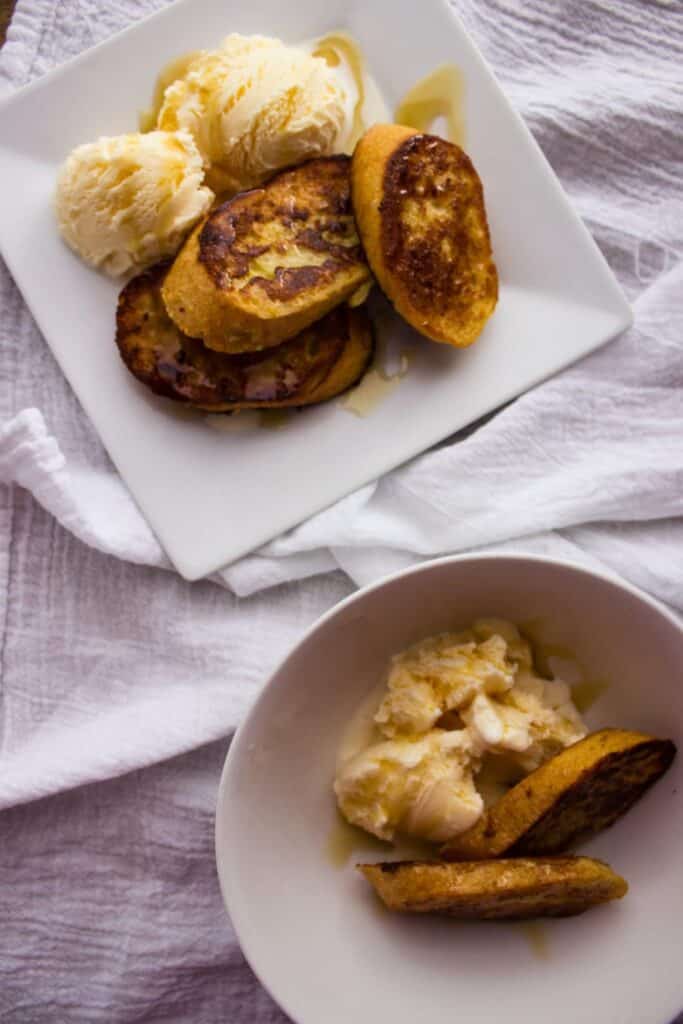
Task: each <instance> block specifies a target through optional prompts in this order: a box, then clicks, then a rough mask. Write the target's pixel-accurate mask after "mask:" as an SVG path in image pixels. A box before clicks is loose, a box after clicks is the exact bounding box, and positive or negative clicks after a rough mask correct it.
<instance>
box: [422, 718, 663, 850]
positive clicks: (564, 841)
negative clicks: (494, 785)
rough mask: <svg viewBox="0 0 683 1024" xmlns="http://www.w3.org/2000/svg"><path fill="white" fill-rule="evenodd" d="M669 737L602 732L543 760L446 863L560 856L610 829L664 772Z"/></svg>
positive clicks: (454, 845)
mask: <svg viewBox="0 0 683 1024" xmlns="http://www.w3.org/2000/svg"><path fill="white" fill-rule="evenodd" d="M675 754H676V747H675V746H674V744H673V743H672V742H671V741H670V740H659V739H655V738H654V737H652V736H646V735H644V734H643V733H638V732H628V731H626V730H624V729H601V730H600V732H594V733H591V734H590V735H589V736H586V737H585V739H582V740H579V742H578V743H574V744H573V745H572V746H571V747H567V749H566V750H563V751H562V752H561V753H559V754H557V755H556V756H555V757H553V758H551V760H550V761H546V763H545V764H544V765H541V767H540V768H537V769H536V771H535V772H532V773H531V774H530V775H527V776H526V778H524V779H522V781H521V782H519V783H517V785H516V786H513V787H512V789H510V790H508V792H507V793H505V794H504V795H503V796H502V797H501V798H500V800H498V802H497V803H495V804H494V805H493V807H491V808H490V809H489V810H488V811H487V812H485V813H484V815H483V816H482V817H481V818H480V819H479V821H478V822H477V824H476V825H474V826H473V827H472V828H471V829H468V831H467V832H463V833H462V834H461V835H459V836H456V837H455V838H454V839H451V840H450V841H449V842H448V843H446V845H445V846H444V847H443V848H442V850H441V855H442V856H443V857H445V858H446V860H463V861H472V860H486V859H488V858H490V857H500V856H503V855H505V856H527V855H532V856H533V855H542V854H554V853H560V852H562V851H564V850H567V849H569V848H570V847H571V846H573V845H574V844H576V843H578V842H579V841H580V840H582V839H586V838H588V837H589V836H591V835H593V834H594V833H596V832H600V831H601V830H602V829H605V828H608V827H609V826H610V825H612V824H614V822H615V821H616V820H617V818H620V817H621V816H622V815H623V814H625V813H626V812H627V811H628V810H629V808H630V807H632V806H633V804H634V803H635V802H636V800H638V799H639V798H640V797H641V796H642V795H643V793H644V792H645V791H646V790H647V789H649V787H650V786H651V785H652V784H653V783H655V782H656V781H657V779H659V778H660V776H662V775H663V774H664V772H665V771H666V770H667V768H668V767H669V765H670V764H671V762H672V761H673V759H674V756H675Z"/></svg>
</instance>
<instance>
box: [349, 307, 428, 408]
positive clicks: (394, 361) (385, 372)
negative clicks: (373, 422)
mask: <svg viewBox="0 0 683 1024" xmlns="http://www.w3.org/2000/svg"><path fill="white" fill-rule="evenodd" d="M369 313H370V319H371V320H372V327H373V331H374V334H375V355H374V358H373V360H372V363H371V365H370V367H369V368H368V369H367V370H366V371H365V374H364V375H363V377H361V379H360V381H359V382H358V384H356V385H355V387H353V388H351V390H350V391H347V392H346V394H345V395H342V397H341V399H340V402H339V405H340V407H341V408H342V409H344V410H345V411H346V412H350V413H352V414H353V415H354V416H361V417H365V416H369V415H370V414H371V413H373V412H374V411H375V409H376V408H377V407H378V406H379V405H381V404H382V402H384V401H386V399H387V398H388V397H389V396H390V395H391V394H393V392H394V391H395V390H396V388H397V387H398V386H399V384H400V383H401V381H402V380H403V379H404V378H405V376H406V374H407V373H408V370H409V369H410V362H411V359H412V356H413V350H412V348H411V347H409V346H407V345H405V343H404V342H402V341H401V340H399V338H398V333H399V332H398V330H397V323H396V315H395V314H394V313H393V311H392V310H391V308H390V307H389V304H388V303H387V302H385V301H383V300H382V298H381V297H380V296H378V295H373V296H371V300H370V310H369Z"/></svg>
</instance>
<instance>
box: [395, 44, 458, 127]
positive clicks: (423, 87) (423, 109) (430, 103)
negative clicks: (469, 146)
mask: <svg viewBox="0 0 683 1024" xmlns="http://www.w3.org/2000/svg"><path fill="white" fill-rule="evenodd" d="M464 95H465V80H464V78H463V75H462V72H461V71H460V70H459V69H458V68H457V67H455V65H454V64H441V65H440V66H439V67H437V68H435V69H434V70H433V71H431V72H430V73H429V74H428V75H425V77H424V78H421V79H420V81H419V82H416V84H415V85H414V86H413V87H412V89H409V90H408V92H407V93H406V94H405V96H404V97H403V99H402V100H401V102H400V103H399V104H398V106H397V107H396V113H395V115H394V121H395V122H396V124H404V125H407V126H408V128H415V129H416V130H417V131H419V132H429V131H435V130H436V123H437V121H440V120H443V123H444V127H445V129H446V130H445V132H443V133H440V132H438V131H437V134H443V135H444V137H445V138H447V139H449V141H450V142H455V143H457V145H458V146H464V144H465V113H464V102H463V101H464Z"/></svg>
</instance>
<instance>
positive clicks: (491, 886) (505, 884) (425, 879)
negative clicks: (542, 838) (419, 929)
mask: <svg viewBox="0 0 683 1024" xmlns="http://www.w3.org/2000/svg"><path fill="white" fill-rule="evenodd" d="M358 867H359V870H360V871H361V872H362V873H363V875H364V876H365V877H366V879H367V880H368V882H370V884H371V885H372V886H373V888H374V889H375V891H376V892H377V894H378V896H379V897H380V899H381V900H382V902H383V903H384V904H385V906H386V907H388V908H389V909H390V910H397V911H402V912H404V913H418V914H424V913H439V914H448V915H449V916H451V917H457V918H463V919H468V920H472V919H477V920H487V921H492V920H498V921H502V920H522V919H524V918H532V917H569V916H572V915H574V914H582V913H583V912H584V911H585V910H589V909H590V908H591V907H594V906H597V905H598V904H600V903H606V902H608V901H609V900H614V899H621V897H622V896H624V895H625V893H626V892H627V890H628V885H627V884H626V882H625V881H624V879H623V878H621V877H620V876H619V875H617V874H616V873H615V872H614V871H612V869H611V868H610V867H609V865H607V864H604V863H603V862H602V861H599V860H594V859H592V858H590V857H541V858H516V859H511V860H490V861H472V862H469V863H454V864H448V863H442V862H438V861H398V862H394V863H389V862H385V863H382V864H359V865H358Z"/></svg>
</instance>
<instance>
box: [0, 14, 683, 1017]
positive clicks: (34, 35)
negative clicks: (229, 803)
mask: <svg viewBox="0 0 683 1024" xmlns="http://www.w3.org/2000/svg"><path fill="white" fill-rule="evenodd" d="M162 5H163V4H162V2H160V0H116V2H109V3H106V4H105V3H104V2H102V0H59V2H54V0H19V4H18V7H17V10H16V13H15V16H14V19H13V22H12V25H11V27H10V31H9V35H8V41H7V44H6V45H5V47H4V48H3V50H2V51H1V52H0V92H2V93H5V92H9V91H11V90H12V89H14V88H16V87H18V86H21V85H23V84H26V83H27V82H29V81H31V80H33V79H34V78H36V77H38V76H39V75H41V74H43V73H44V72H46V71H48V70H49V69H50V68H52V67H54V66H55V65H56V64H58V63H60V62H62V61H63V60H65V59H67V58H69V57H72V56H74V55H75V54H77V53H78V52H80V51H81V50H83V49H85V48H86V47H89V46H91V45H93V44H94V43H95V42H98V41H100V40H101V39H104V38H106V37H107V36H108V35H110V34H111V33H112V32H115V31H117V30H119V29H120V28H123V27H125V26H126V25H128V24H130V23H131V22H133V21H135V20H136V19H137V18H139V17H141V16H142V15H144V14H147V13H149V12H151V11H153V10H154V9H156V8H159V7H160V6H162ZM454 7H455V9H456V10H457V12H458V13H459V14H460V16H461V17H462V18H463V20H464V22H465V24H466V26H467V27H468V29H469V30H470V32H471V34H472V35H473V37H474V39H475V41H476V42H477V44H478V45H479V46H480V48H481V49H482V51H483V52H484V55H485V56H486V57H487V58H488V59H489V61H490V62H491V64H492V65H493V67H494V70H495V71H496V73H497V75H498V77H499V78H500V80H501V82H502V83H503V85H504V87H505V89H506V92H507V94H508V96H509V97H510V99H511V100H512V102H513V103H514V105H515V106H516V107H517V108H518V109H519V110H520V112H521V113H522V115H523V116H524V117H525V118H526V120H527V122H528V124H529V125H530V127H531V129H532V131H533V132H534V134H535V136H536V138H537V140H538V141H539V143H540V145H541V147H542V149H543V151H544V152H545V154H546V156H547V157H548V159H549V160H550V162H551V164H552V166H553V168H554V169H555V171H556V172H557V174H558V175H559V177H560V179H561V181H562V183H563V185H564V187H565V188H566V190H567V191H568V193H569V195H570V197H571V199H572V201H573V203H574V205H575V207H576V208H577V210H578V211H579V213H580V214H581V216H582V217H583V218H584V219H585V221H586V223H587V224H588V227H589V228H590V230H591V232H592V233H593V235H594V236H595V238H596V240H597V241H598V243H599V245H600V247H601V249H602V251H603V252H604V254H605V256H606V257H607V259H608V261H609V262H610V264H611V266H612V268H613V269H614V271H615V273H616V274H617V276H618V277H619V280H620V282H621V284H622V287H623V288H624V290H625V292H626V294H627V296H628V298H629V299H630V301H631V302H632V303H633V304H634V309H635V313H636V322H635V326H634V328H633V329H631V330H630V331H629V332H627V333H626V334H625V335H624V336H623V337H622V338H621V339H619V340H618V341H616V342H615V343H613V344H612V345H610V346H608V347H607V348H605V349H604V350H602V351H601V352H598V353H596V354H595V355H594V356H592V357H590V358H589V359H587V360H584V361H583V362H582V363H580V364H578V365H577V366H576V367H574V368H572V369H570V370H569V371H567V372H566V373H564V374H562V375H560V376H559V377H557V378H554V379H553V380H552V381H550V382H548V383H547V384H545V385H542V386H541V387H539V388H537V389H535V390H534V391H533V392H531V393H530V394H528V395H526V396H524V397H523V398H522V399H520V400H518V401H517V402H516V403H514V404H513V405H512V406H510V407H508V408H507V409H505V410H504V411H503V412H501V413H499V414H498V415H497V416H496V417H494V418H493V419H492V420H490V421H489V422H488V423H486V424H485V425H483V426H480V427H479V429H478V430H477V431H475V432H473V433H470V434H469V436H468V437H467V438H466V439H461V440H460V441H459V443H451V444H449V445H444V446H441V447H439V449H438V450H437V451H435V452H433V453H430V454H428V455H427V456H424V457H423V458H421V459H418V460H416V461H415V462H414V463H413V464H411V465H410V466H408V467H405V468H404V469H401V470H399V471H397V472H396V473H394V474H390V476H389V477H387V478H385V479H384V480H382V481H380V483H379V484H377V485H373V486H372V487H369V488H364V489H363V491H362V492H359V493H358V494H357V495H352V496H350V497H349V498H348V499H345V501H344V502H342V503H340V504H339V505H338V506H336V507H335V508H333V509H330V510H328V511H327V512H325V513H322V514H321V515H320V516H316V517H315V518H314V519H313V520H311V521H309V522H308V523H306V524H303V525H302V526H301V527H299V528H297V530H294V531H291V533H290V534H288V535H287V536H285V537H283V538H278V539H277V540H276V541H274V542H272V544H270V545H267V546H266V548H265V549H263V550H262V551H261V552H259V553H258V554H257V555H254V556H252V557H251V558H249V559H245V560H243V561H242V563H240V564H238V565H237V566H235V567H231V569H229V570H227V571H226V572H224V573H223V574H222V577H221V578H220V580H219V581H218V582H219V583H220V584H221V585H217V584H216V582H202V583H197V584H188V583H185V582H184V581H182V580H180V579H179V578H178V577H177V576H176V575H175V574H174V573H172V572H171V571H168V569H167V568H162V566H164V565H165V564H166V563H165V561H164V558H163V555H162V553H161V552H160V551H158V550H156V551H155V549H154V548H153V546H152V547H150V540H151V541H152V542H153V538H151V537H150V536H148V534H147V533H145V528H144V524H143V525H142V527H140V526H139V524H138V523H137V522H136V521H135V522H134V521H133V520H131V521H130V522H131V524H132V525H133V526H135V528H136V529H137V530H138V534H136V536H137V537H138V538H139V543H140V545H141V546H140V547H139V549H136V550H137V554H138V557H136V556H135V553H134V552H132V551H131V543H130V537H131V532H130V531H128V532H125V531H124V532H123V533H122V534H121V536H119V537H117V536H115V535H112V534H111V533H110V534H106V535H105V534H104V533H103V532H102V531H101V530H100V532H99V533H98V529H97V528H96V527H98V524H97V522H95V521H93V522H90V521H89V519H88V516H89V514H90V510H91V509H92V507H93V501H94V499H95V498H99V499H100V500H103V497H104V496H106V498H107V500H111V501H112V502H114V503H115V504H116V508H117V509H118V510H119V511H120V514H121V515H122V516H123V515H128V514H129V513H131V506H130V505H129V504H127V502H128V499H127V493H126V492H125V489H124V488H122V487H121V485H120V482H119V481H118V478H117V477H116V475H115V473H114V472H113V469H112V467H111V464H110V463H109V460H108V459H107V456H106V454H105V453H104V451H103V449H102V448H101V446H100V444H99V441H98V440H97V438H96V437H95V435H94V434H93V431H92V428H91V427H90V424H89V422H88V420H87V419H86V417H85V415H84V413H83V412H82V410H81V409H80V407H79V405H78V403H77V401H76V399H75V398H74V396H73V395H72V393H71V391H70V389H69V386H68V384H67V383H66V381H65V380H64V379H63V377H62V375H61V373H60V372H59V370H58V369H57V367H56V365H55V363H54V360H53V359H52V356H51V354H50V352H49V349H48V348H47V346H46V345H45V343H44V341H43V339H42V338H41V336H40V334H39V332H38V331H37V329H36V327H35V325H34V324H33V321H32V319H31V316H30V314H29V312H28V311H27V309H26V307H25V306H24V304H23V302H22V299H21V297H20V295H19V293H18V292H17V290H16V288H15V287H14V285H13V283H12V280H11V278H10V276H9V274H8V273H7V271H6V269H5V268H4V266H2V267H0V303H1V308H2V318H1V322H0V338H1V341H0V345H1V347H0V381H1V385H0V480H5V481H7V483H6V484H5V486H0V595H1V597H0V694H1V697H0V700H1V705H0V713H1V715H2V724H1V734H0V737H1V738H0V807H1V808H5V809H4V810H3V811H2V814H0V835H1V837H2V838H1V841H0V879H1V884H0V921H2V928H0V1020H6V1021H8V1022H9V1021H11V1022H15V1021H18V1022H33V1021H60V1022H67V1021H95V1020H98V1021H99V1020H101V1021H107V1022H119V1021H120V1022H127V1021H154V1020H158V1021H190V1020H191V1021H193V1022H194V1021H197V1022H202V1024H203V1022H207V1024H213V1022H218V1021H223V1020H228V1021H231V1022H236V1024H241V1022H247V1021H249V1022H255V1024H265V1022H275V1021H283V1020H284V1019H285V1018H284V1017H283V1015H282V1014H281V1013H280V1011H279V1010H278V1009H277V1007H275V1006H274V1004H273V1003H272V1001H271V1000H270V999H269V997H268V996H267V995H266V993H265V992H264V991H263V990H262V989H261V987H260V986H259V984H258V982H257V981H256V980H255V979H254V977H253V975H252V974H251V972H250V970H249V968H248V967H247V966H246V964H245V962H244V960H243V958H242V956H241V954H240V952H239V949H238V946H237V944H236V941H235V938H234V935H233V934H232V933H231V931H230V927H229V923H228V921H227V920H226V917H225V914H224V911H223V909H222V905H221V901H220V895H219V892H218V884H217V881H216V876H215V868H214V859H213V832H212V829H213V809H214V801H215V792H216V786H217V782H218V777H219V773H220V768H221V765H222V761H223V758H224V755H225V751H226V749H227V744H228V739H226V736H229V734H230V732H231V730H232V729H233V728H234V726H235V725H236V724H237V723H238V722H239V721H240V720H241V718H242V717H243V715H244V713H245V711H246V709H247V708H248V707H249V705H250V703H251V701H252V700H253V698H254V696H255V694H256V693H257V692H258V690H259V688H260V686H261V685H262V682H263V680H264V679H265V678H266V677H267V675H268V673H269V672H270V670H271V669H272V668H273V667H274V666H275V664H276V663H277V661H278V660H279V659H280V657H281V656H282V655H283V654H284V652H285V651H286V650H287V648H288V647H289V646H290V645H291V644H292V643H293V642H294V641H295V640H296V639H297V637H298V636H299V635H300V633H301V632H302V631H303V629H305V628H306V627H307V626H308V625H309V624H310V623H311V622H313V621H314V620H315V618H317V616H318V615H320V614H321V613H322V612H323V611H325V610H327V609H328V608H329V607H331V605H332V604H334V603H335V602H336V601H338V600H340V599H341V598H342V597H344V596H346V595H347V594H349V593H351V592H352V590H353V588H354V586H356V585H359V584H363V583H365V582H368V581H370V580H372V579H374V578H377V577H378V576H380V575H382V574H383V573H385V572H387V571H390V570H391V569H393V568H399V567H401V566H403V565H407V564H411V563H412V562H414V561H417V560H419V559H421V558H424V557H426V556H429V555H432V554H439V553H445V552H448V551H461V550H468V549H471V548H473V547H482V546H486V547H490V546H491V545H502V546H512V547H515V548H517V549H523V550H528V551H542V552H548V553H551V554H555V555H559V556H560V557H562V556H564V557H569V558H573V559H575V560H577V561H581V562H583V563H585V564H589V565H599V566H601V567H602V568H603V569H607V570H608V571H612V572H616V573H619V574H621V575H622V576H624V577H626V578H628V579H630V580H631V581H632V582H634V583H636V584H637V585H639V586H641V587H643V588H645V589H646V590H648V591H649V592H650V593H652V594H654V595H655V596H657V597H659V598H660V599H661V600H663V601H665V602H666V603H667V604H669V605H670V606H671V607H673V608H675V609H678V610H681V609H683V518H682V514H683V389H682V386H683V354H682V353H683V332H682V330H681V327H682V326H683V262H682V261H681V246H682V239H683V201H682V199H681V169H682V163H683V144H682V143H681V137H682V128H683V123H682V117H681V108H682V105H683V104H682V100H683V89H682V83H681V70H680V69H681V67H682V66H683V6H682V5H681V4H679V3H677V2H667V0H660V2H649V3H645V2H636V0H628V2H627V0H624V2H604V0H603V2H601V0H581V2H578V0H577V2H574V3H572V2H568V3H562V4H559V3H557V4H555V3H550V4H548V3H545V2H543V0H528V2H521V3H509V2H505V0H494V2H487V3H481V2H476V0H457V2H456V3H455V4H454ZM227 28H229V26H226V30H227ZM46 456H47V457H49V458H51V459H54V460H57V462H56V463H55V465H56V464H57V463H58V464H59V470H58V472H57V473H56V474H55V473H52V474H51V475H50V474H48V475H45V476H44V477H41V475H40V472H38V471H37V468H36V467H38V469H39V468H40V466H44V463H43V462H41V458H44V457H46ZM444 481H445V483H444ZM65 500H66V501H67V502H70V503H71V504H69V505H66V506H65V504H64V501H65ZM65 507H68V508H69V509H70V510H71V511H70V513H69V515H65V514H64V509H65ZM51 513H54V514H51ZM132 513H135V509H134V508H132ZM55 516H56V517H57V518H55ZM129 559H130V560H129ZM133 561H135V562H137V563H143V564H133ZM145 563H146V564H145ZM275 584H279V585H277V586H275ZM238 595H239V596H238Z"/></svg>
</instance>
